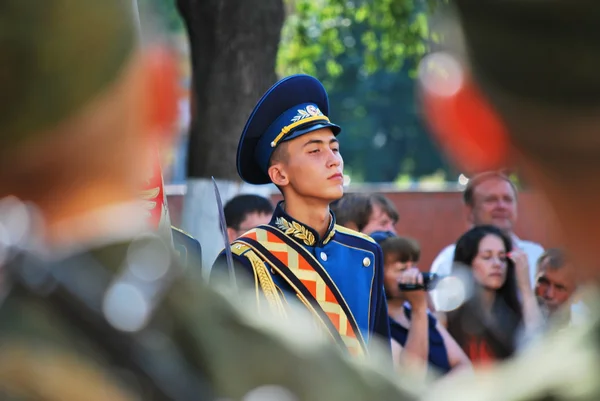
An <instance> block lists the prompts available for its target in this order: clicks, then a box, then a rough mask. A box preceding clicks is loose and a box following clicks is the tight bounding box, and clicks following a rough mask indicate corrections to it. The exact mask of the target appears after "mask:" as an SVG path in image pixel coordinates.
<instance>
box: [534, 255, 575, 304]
mask: <svg viewBox="0 0 600 401" xmlns="http://www.w3.org/2000/svg"><path fill="white" fill-rule="evenodd" d="M576 289H577V284H576V278H575V272H574V270H573V268H572V266H571V264H570V261H569V260H568V259H567V258H566V255H565V254H564V252H563V251H562V250H560V249H556V248H552V249H548V250H547V251H546V252H544V254H543V255H542V256H540V258H539V260H538V262H537V275H536V279H535V294H536V295H537V296H538V298H539V299H540V300H541V302H543V304H544V306H545V307H546V309H547V310H548V311H549V312H550V313H554V312H556V311H557V310H558V309H560V308H561V307H564V306H566V305H569V304H570V301H571V298H572V296H573V294H574V293H575V291H576Z"/></svg>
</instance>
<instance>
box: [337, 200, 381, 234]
mask: <svg viewBox="0 0 600 401" xmlns="http://www.w3.org/2000/svg"><path fill="white" fill-rule="evenodd" d="M331 210H332V211H333V213H335V219H336V223H337V224H339V225H341V226H344V227H346V228H349V229H351V230H355V231H361V232H362V230H363V229H364V228H365V226H366V225H367V223H368V222H369V217H370V216H371V211H372V207H371V199H370V198H369V196H368V195H366V194H361V193H354V192H353V193H347V194H344V196H343V197H342V198H341V199H340V200H338V201H336V202H334V203H332V204H331Z"/></svg>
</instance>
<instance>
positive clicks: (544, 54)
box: [422, 0, 600, 401]
mask: <svg viewBox="0 0 600 401" xmlns="http://www.w3.org/2000/svg"><path fill="white" fill-rule="evenodd" d="M454 3H455V5H456V6H457V7H456V10H457V11H458V15H459V18H460V21H461V25H462V28H463V31H464V37H465V42H466V50H467V58H466V61H465V62H464V64H463V62H462V61H463V60H461V59H460V58H459V57H457V56H453V55H452V56H450V57H449V56H448V55H447V54H446V55H439V54H438V55H432V56H430V57H429V58H428V60H425V61H424V62H423V65H422V73H423V75H422V82H423V89H424V93H423V95H424V96H423V99H424V106H425V111H426V113H427V116H428V119H429V121H430V122H431V123H432V126H433V128H434V131H435V133H436V136H437V138H438V140H439V141H440V142H441V144H442V145H443V146H444V148H445V149H446V152H447V153H448V155H449V156H452V157H453V159H454V160H455V161H456V162H457V164H458V165H459V166H461V168H463V169H467V170H468V171H469V172H473V171H485V170H492V169H496V168H498V167H501V166H502V165H503V164H506V163H509V162H512V163H514V165H515V167H517V168H518V171H519V172H521V173H522V174H523V176H524V177H525V178H526V179H527V180H528V182H530V183H532V184H533V185H535V186H536V188H537V189H538V190H539V191H540V192H541V193H542V194H543V195H544V197H545V200H546V201H547V202H548V204H549V206H550V207H551V208H552V209H553V212H554V213H555V216H556V219H557V220H558V221H557V223H558V224H557V225H556V226H557V227H560V229H561V233H557V234H558V235H557V238H555V239H554V241H555V242H558V241H561V242H562V243H564V244H565V247H566V248H567V249H568V251H569V253H570V255H571V256H572V258H573V265H574V270H576V273H575V274H576V276H577V277H576V279H582V280H585V281H587V283H588V284H590V285H591V286H592V288H593V292H594V293H595V295H593V296H591V295H590V298H589V299H587V302H586V303H587V304H588V305H589V306H590V309H591V310H592V311H593V312H592V316H591V317H590V320H589V321H588V322H587V323H586V324H583V325H582V326H576V327H570V328H568V329H565V330H562V331H560V332H558V333H553V334H550V335H548V336H547V337H546V338H544V339H543V340H542V341H541V342H540V343H539V344H538V345H533V346H532V348H530V349H528V350H525V351H524V352H523V353H522V354H521V355H520V356H517V357H516V358H515V359H514V360H513V361H510V362H508V363H506V364H503V365H501V366H500V367H498V368H497V369H493V370H491V371H486V372H478V373H477V374H476V376H475V379H474V380H472V379H464V380H457V381H456V382H455V383H448V386H444V387H443V388H442V387H440V388H438V389H437V391H434V392H433V393H432V394H430V396H429V397H427V400H432V401H433V400H460V401H480V400H488V401H500V400H503V401H517V400H518V401H534V400H535V401H542V400H546V401H547V400H554V401H559V400H586V401H587V400H589V401H591V400H600V381H599V380H598V377H599V375H600V341H599V339H600V310H599V307H598V305H600V304H599V303H598V297H597V294H598V283H599V280H600V264H599V260H600V259H599V258H598V239H599V238H600V223H599V221H600V212H599V211H598V210H599V209H598V204H599V203H600V181H599V180H598V175H599V174H600V142H599V141H598V138H599V135H598V133H599V131H600V96H599V94H600V75H599V74H598V71H600V24H599V23H598V21H599V20H600V2H597V1H588V2H582V1H570V0H553V1H550V0H548V1H528V0H504V1H493V0H479V1H472V0H455V1H454ZM467 71H468V72H467ZM463 171H464V170H463ZM548 217H549V218H552V216H548Z"/></svg>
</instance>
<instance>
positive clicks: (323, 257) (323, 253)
mask: <svg viewBox="0 0 600 401" xmlns="http://www.w3.org/2000/svg"><path fill="white" fill-rule="evenodd" d="M321 259H323V262H327V254H326V253H325V252H321Z"/></svg>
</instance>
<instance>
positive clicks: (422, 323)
mask: <svg viewBox="0 0 600 401" xmlns="http://www.w3.org/2000/svg"><path fill="white" fill-rule="evenodd" d="M371 235H372V237H373V239H375V241H377V242H378V243H379V244H380V245H381V249H382V250H383V257H384V263H385V277H384V286H385V292H386V295H387V299H388V313H389V315H390V330H391V335H392V353H393V358H394V364H395V365H396V366H401V365H403V364H408V365H409V366H413V367H415V368H421V369H423V368H425V369H427V367H430V368H431V370H433V372H434V374H441V375H446V374H448V373H449V372H451V371H454V370H462V369H469V368H471V363H470V361H469V358H468V357H467V356H466V354H465V353H464V352H463V350H462V349H461V348H460V346H459V345H458V344H457V343H456V341H455V340H454V339H453V338H452V336H451V335H450V334H449V333H448V331H447V330H446V329H445V328H444V326H442V325H441V324H440V323H439V322H438V321H437V320H436V319H435V317H434V316H433V315H432V314H431V313H429V311H428V307H427V304H428V303H427V293H426V292H425V291H423V290H417V291H402V290H400V289H399V286H398V285H399V284H400V283H404V282H408V281H413V282H416V281H418V275H419V270H418V269H417V267H416V264H417V263H418V261H419V256H420V253H421V250H420V247H419V244H418V243H417V242H416V241H414V240H412V239H410V238H405V237H399V236H397V235H395V234H394V233H392V232H390V231H387V232H384V231H376V232H374V233H372V234H371Z"/></svg>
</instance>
